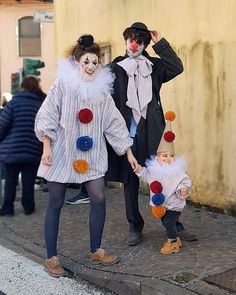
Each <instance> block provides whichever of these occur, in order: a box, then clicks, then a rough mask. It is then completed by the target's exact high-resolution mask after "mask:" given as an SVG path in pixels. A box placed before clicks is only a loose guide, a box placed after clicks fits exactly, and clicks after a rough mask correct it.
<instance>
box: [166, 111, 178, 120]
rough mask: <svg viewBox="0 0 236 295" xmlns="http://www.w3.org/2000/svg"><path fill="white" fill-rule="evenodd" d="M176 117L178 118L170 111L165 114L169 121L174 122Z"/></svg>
mask: <svg viewBox="0 0 236 295" xmlns="http://www.w3.org/2000/svg"><path fill="white" fill-rule="evenodd" d="M175 117H176V115H175V113H174V112H172V111H168V112H166V113H165V119H166V120H167V121H174V119H175Z"/></svg>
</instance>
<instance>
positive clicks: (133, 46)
mask: <svg viewBox="0 0 236 295" xmlns="http://www.w3.org/2000/svg"><path fill="white" fill-rule="evenodd" d="M130 49H131V50H132V51H136V50H137V49H138V44H137V43H136V42H132V43H131V44H130Z"/></svg>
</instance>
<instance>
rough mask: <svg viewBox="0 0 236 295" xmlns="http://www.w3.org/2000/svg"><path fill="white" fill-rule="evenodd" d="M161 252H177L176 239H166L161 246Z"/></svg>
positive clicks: (177, 244) (166, 253)
mask: <svg viewBox="0 0 236 295" xmlns="http://www.w3.org/2000/svg"><path fill="white" fill-rule="evenodd" d="M160 252H161V254H165V255H168V254H171V253H178V252H179V243H178V240H177V241H176V242H170V241H166V242H165V243H164V245H163V247H162V248H161V251H160Z"/></svg>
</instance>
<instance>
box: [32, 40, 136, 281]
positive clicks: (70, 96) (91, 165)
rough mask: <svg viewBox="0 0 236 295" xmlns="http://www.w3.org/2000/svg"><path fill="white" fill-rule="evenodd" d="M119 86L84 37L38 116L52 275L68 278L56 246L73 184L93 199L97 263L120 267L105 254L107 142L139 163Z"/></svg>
mask: <svg viewBox="0 0 236 295" xmlns="http://www.w3.org/2000/svg"><path fill="white" fill-rule="evenodd" d="M113 81H114V77H113V74H112V73H111V72H110V70H109V69H107V68H102V66H101V64H100V47H99V46H98V44H96V43H94V39H93V37H92V36H91V35H83V36H81V37H80V38H79V39H78V41H77V43H76V45H74V46H73V47H72V48H70V49H69V50H68V53H67V57H66V58H65V59H63V60H62V61H61V62H60V64H59V70H58V77H57V79H56V81H55V82H54V84H53V85H52V87H51V89H50V91H49V93H48V95H47V97H46V99H45V101H44V103H43V104H42V106H41V108H40V110H39V112H38V114H37V117H36V121H35V132H36V135H37V137H38V138H39V140H40V141H42V142H43V146H44V149H43V155H42V161H41V164H40V167H39V170H38V176H40V177H43V178H45V179H46V180H47V182H48V189H49V202H48V208H47V212H46V216H45V241H46V247H47V258H46V260H45V263H44V269H45V271H47V272H48V273H49V275H51V276H55V277H58V276H63V275H65V270H64V269H63V267H62V266H61V265H60V263H59V260H58V258H57V247H56V246H57V236H58V228H59V220H60V212H61V208H62V206H63V204H64V199H65V192H66V186H67V183H84V185H85V188H86V190H87V191H88V195H89V197H90V201H91V209H90V218H89V230H90V258H91V261H92V262H94V263H102V264H104V265H110V264H114V263H116V262H118V257H117V256H115V255H108V254H106V253H105V251H104V250H103V249H101V240H102V233H103V228H104V222H105V214H106V212H105V211H106V208H105V197H104V187H105V184H104V174H105V172H106V171H107V168H108V167H107V166H108V161H107V149H106V140H107V141H108V142H109V143H110V144H111V146H112V147H113V149H114V150H115V152H116V153H117V154H118V155H124V154H125V153H127V157H128V159H129V162H130V163H131V166H132V167H133V168H135V165H136V163H137V162H136V159H135V158H134V157H133V155H132V152H131V150H130V146H131V145H132V143H133V141H132V139H131V138H130V137H129V132H128V130H127V128H126V124H125V121H124V119H123V117H122V116H121V114H120V112H119V111H118V110H117V108H116V107H115V104H114V102H113V99H112V97H111V95H110V92H111V91H112V85H113Z"/></svg>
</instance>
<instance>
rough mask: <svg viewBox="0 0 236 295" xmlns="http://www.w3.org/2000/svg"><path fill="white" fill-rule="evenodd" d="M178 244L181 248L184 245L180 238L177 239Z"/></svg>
mask: <svg viewBox="0 0 236 295" xmlns="http://www.w3.org/2000/svg"><path fill="white" fill-rule="evenodd" d="M177 242H178V244H179V247H182V246H183V245H182V242H181V240H180V237H177Z"/></svg>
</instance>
